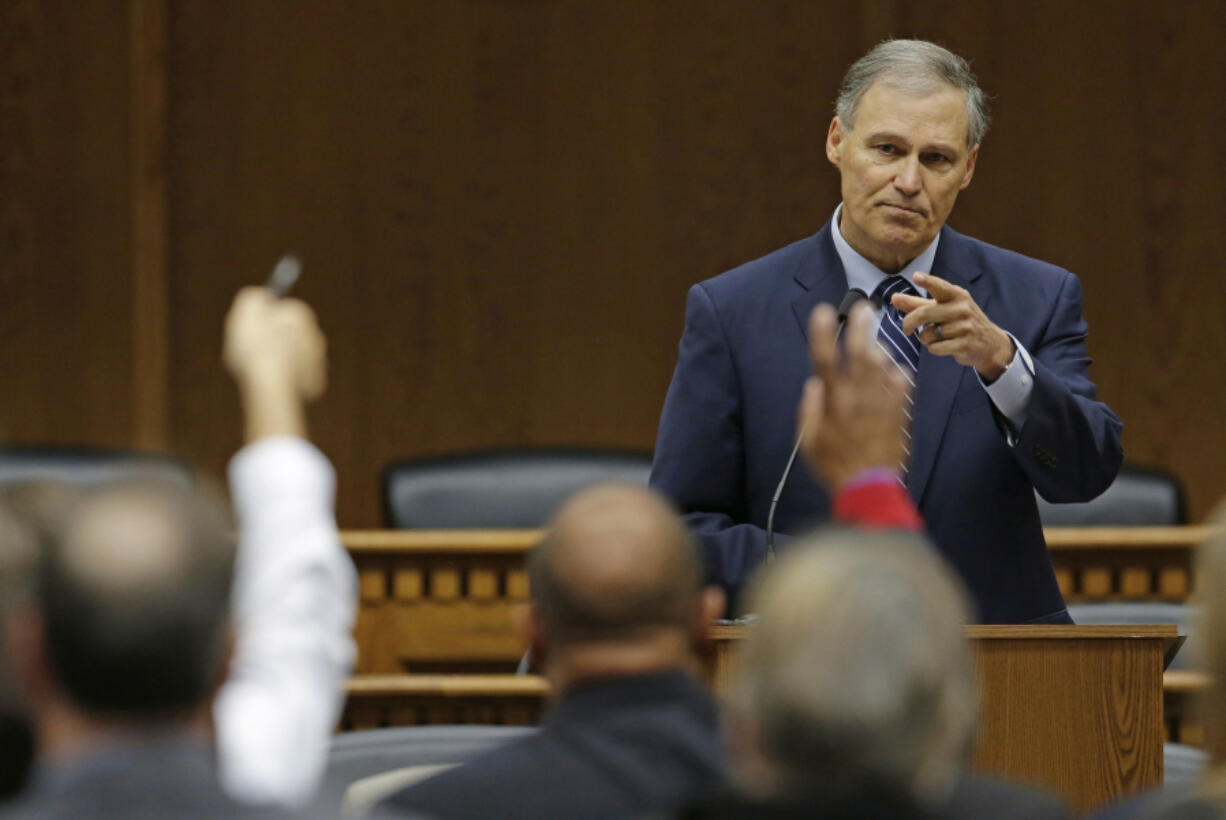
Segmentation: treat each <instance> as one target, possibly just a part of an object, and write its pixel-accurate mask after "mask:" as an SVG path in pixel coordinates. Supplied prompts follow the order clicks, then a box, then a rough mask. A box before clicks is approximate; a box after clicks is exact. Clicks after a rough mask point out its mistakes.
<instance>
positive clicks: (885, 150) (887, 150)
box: [877, 143, 898, 154]
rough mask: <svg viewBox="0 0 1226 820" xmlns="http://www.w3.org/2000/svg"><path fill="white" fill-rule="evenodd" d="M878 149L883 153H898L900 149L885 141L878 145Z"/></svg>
mask: <svg viewBox="0 0 1226 820" xmlns="http://www.w3.org/2000/svg"><path fill="white" fill-rule="evenodd" d="M877 150H878V151H880V152H881V153H883V154H897V153H898V149H897V148H896V147H894V146H893V145H890V144H889V143H884V144H882V145H878V146H877Z"/></svg>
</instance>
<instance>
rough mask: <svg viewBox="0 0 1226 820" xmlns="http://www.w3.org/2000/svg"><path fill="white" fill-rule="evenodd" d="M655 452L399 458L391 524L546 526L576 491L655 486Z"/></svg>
mask: <svg viewBox="0 0 1226 820" xmlns="http://www.w3.org/2000/svg"><path fill="white" fill-rule="evenodd" d="M650 474H651V454H650V453H644V452H633V451H623V450H578V449H572V450H500V451H491V452H483V453H468V454H461V455H453V456H444V457H440V458H425V459H410V460H405V461H399V462H396V463H394V464H392V465H390V466H388V467H387V468H386V469H385V470H384V471H383V505H384V521H385V522H386V524H387V526H389V527H394V528H396V529H468V528H474V529H483V528H498V529H531V528H536V527H543V526H544V525H545V524H546V523H547V522H548V521H549V518H550V516H552V515H553V513H554V511H555V510H557V508H558V507H560V506H561V505H562V502H563V501H565V500H566V499H567V497H569V496H570V495H571V494H572V493H574V492H575V491H577V490H580V489H583V488H584V487H587V486H589V485H591V484H596V483H598V482H603V481H621V482H629V483H632V484H641V485H642V486H647V478H648V476H649V475H650Z"/></svg>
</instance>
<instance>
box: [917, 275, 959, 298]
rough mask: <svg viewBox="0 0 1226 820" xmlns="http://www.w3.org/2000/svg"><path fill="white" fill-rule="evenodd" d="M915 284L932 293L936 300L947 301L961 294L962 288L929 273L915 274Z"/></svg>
mask: <svg viewBox="0 0 1226 820" xmlns="http://www.w3.org/2000/svg"><path fill="white" fill-rule="evenodd" d="M915 284H917V285H919V286H920V287H922V288H923V289H924V290H926V291H928V292H929V293H930V294H932V297H933V298H934V299H936V300H937V301H938V302H948V301H951V300H953V299H957V298H958V297H959V296H961V295H962V288H960V287H958V286H957V285H955V284H953V283H952V282H947V281H945V280H944V279H942V278H941V277H939V276H933V275H932V274H930V273H917V274H915Z"/></svg>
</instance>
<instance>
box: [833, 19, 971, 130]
mask: <svg viewBox="0 0 1226 820" xmlns="http://www.w3.org/2000/svg"><path fill="white" fill-rule="evenodd" d="M878 80H881V81H882V82H885V83H888V84H889V85H891V86H894V87H896V88H901V89H903V90H905V91H909V92H911V93H914V94H917V95H926V94H931V93H933V92H934V91H938V90H940V89H941V87H942V86H950V87H953V88H956V89H958V90H959V91H962V92H964V93H965V94H966V145H967V147H968V148H973V147H974V146H976V145H979V144H980V143H981V142H983V138H984V136H986V135H987V133H988V123H989V120H990V116H989V114H988V98H987V95H986V94H984V93H983V90H982V89H981V88H980V87H979V81H978V80H977V79H975V75H974V74H973V73H971V67H970V65H969V64H968V63H967V62H966V60H964V59H962V58H961V57H959V56H958V55H957V54H954V53H953V52H952V51H950V50H949V49H947V48H942V47H941V46H938V45H937V44H936V43H929V42H928V41H926V40H885V41H883V42H881V43H878V44H877V46H876V47H875V48H873V50H872V51H870V52H869V53H868V54H865V55H864V56H863V57H861V58H860V59H859V60H856V61H855V62H854V63H852V65H851V68H849V69H847V73H846V74H845V75H843V84H842V86H840V88H839V98H838V99H837V100H836V101H835V104H834V113H835V115H836V116H837V117H838V118H839V122H840V123H841V124H842V126H843V129H844V130H845V131H850V130H851V129H852V128H854V127H855V121H856V111H857V110H858V109H859V107H860V100H861V99H863V98H864V95H865V94H866V93H867V92H868V89H869V87H870V86H871V85H872V84H873V83H875V82H877V81H878Z"/></svg>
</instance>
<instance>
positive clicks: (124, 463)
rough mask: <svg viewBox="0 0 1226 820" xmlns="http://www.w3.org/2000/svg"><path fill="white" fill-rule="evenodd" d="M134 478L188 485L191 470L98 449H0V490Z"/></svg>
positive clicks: (156, 458) (158, 458) (161, 458)
mask: <svg viewBox="0 0 1226 820" xmlns="http://www.w3.org/2000/svg"><path fill="white" fill-rule="evenodd" d="M138 476H148V477H152V478H159V479H166V480H169V481H174V482H178V483H182V484H183V485H184V486H190V485H191V483H192V470H191V467H190V466H189V465H188V464H187V462H185V461H182V460H181V459H178V458H175V457H174V456H168V455H161V454H158V453H142V452H136V451H133V450H119V449H106V448H100V447H54V446H47V447H34V446H11V447H3V446H0V489H2V488H4V487H6V486H11V485H13V484H21V483H24V482H27V481H55V482H61V483H65V484H73V485H77V486H89V485H91V484H97V483H99V482H102V481H108V480H111V479H115V478H130V477H138Z"/></svg>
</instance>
